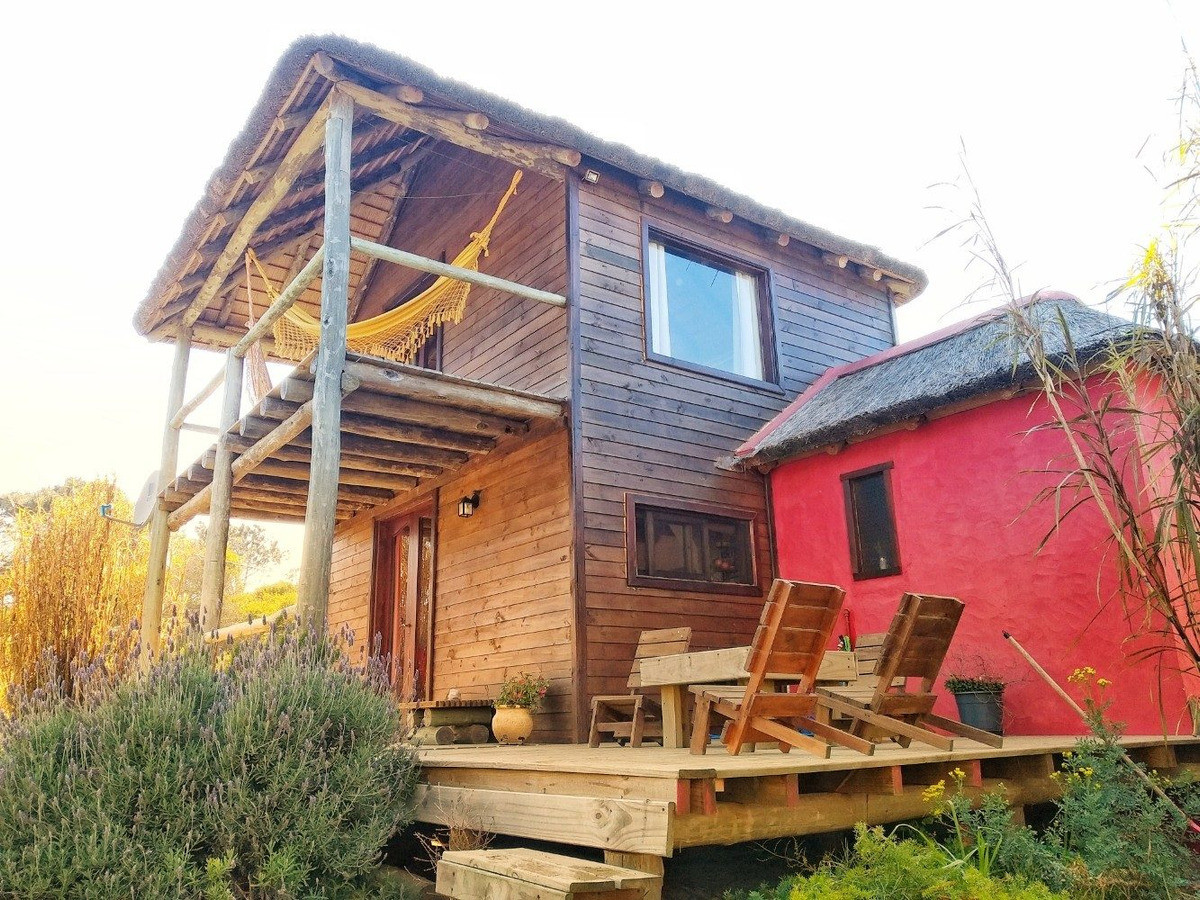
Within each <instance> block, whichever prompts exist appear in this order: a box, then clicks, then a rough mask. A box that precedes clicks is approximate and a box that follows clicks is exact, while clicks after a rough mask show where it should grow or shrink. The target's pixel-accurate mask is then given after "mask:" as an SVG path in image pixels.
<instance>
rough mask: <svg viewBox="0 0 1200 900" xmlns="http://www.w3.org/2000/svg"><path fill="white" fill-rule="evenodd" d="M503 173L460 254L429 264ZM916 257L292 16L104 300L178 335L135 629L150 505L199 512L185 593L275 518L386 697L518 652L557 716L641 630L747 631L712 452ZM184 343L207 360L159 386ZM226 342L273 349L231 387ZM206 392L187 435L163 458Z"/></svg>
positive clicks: (318, 614)
mask: <svg viewBox="0 0 1200 900" xmlns="http://www.w3.org/2000/svg"><path fill="white" fill-rule="evenodd" d="M746 152H752V151H746ZM518 171H520V172H521V173H522V177H521V179H520V182H519V184H518V185H517V187H516V192H515V194H514V195H513V196H511V198H510V199H509V200H508V201H507V204H506V205H504V206H503V209H501V210H500V212H499V216H498V218H497V220H496V222H495V225H494V229H493V230H492V231H491V233H490V241H489V243H488V247H487V254H486V255H480V256H479V257H478V271H475V269H474V268H472V266H470V265H458V264H456V260H460V255H461V253H462V252H463V250H464V248H467V247H469V246H470V245H471V242H472V235H473V234H475V233H478V232H480V230H481V229H482V228H484V227H485V226H486V225H487V223H488V222H489V220H490V218H491V217H492V216H493V214H494V213H495V212H496V211H497V209H498V205H499V204H500V203H501V200H502V198H503V197H504V196H505V194H506V191H507V190H508V189H509V188H510V186H511V185H512V183H513V178H514V175H515V174H516V172H518ZM248 250H249V251H253V257H248V256H247V251H248ZM255 261H257V262H258V264H260V265H261V269H260V268H257V267H256V265H255V264H254V263H255ZM460 261H461V260H460ZM446 278H449V279H450V281H451V282H452V283H453V284H455V285H459V286H461V285H462V284H468V285H469V286H470V292H469V295H468V296H467V298H466V301H465V307H464V308H463V309H462V311H461V320H460V321H457V322H456V321H453V320H451V321H446V322H443V323H441V324H437V323H436V322H435V321H433V320H431V319H428V318H426V319H422V318H421V317H417V318H416V319H415V320H414V322H415V323H416V324H414V325H413V327H414V328H416V329H417V330H418V331H419V332H421V333H422V337H423V338H424V334H423V331H422V329H424V330H425V331H428V332H429V334H428V336H427V339H423V340H421V342H420V344H419V347H417V348H416V350H415V352H413V353H411V354H409V355H408V356H407V357H402V358H387V356H386V354H384V355H381V354H380V353H375V352H370V348H369V346H368V344H363V343H361V342H360V343H356V341H358V338H354V337H353V335H354V334H355V333H357V332H366V331H371V330H372V327H373V326H371V325H369V324H366V325H364V323H372V322H377V321H379V317H380V316H381V315H386V314H388V313H390V312H393V313H394V312H395V311H397V310H399V311H401V312H399V313H397V315H399V316H400V317H401V319H403V317H404V315H406V313H405V310H407V309H409V308H410V306H412V305H413V304H417V303H418V302H424V301H425V299H426V298H427V296H428V295H429V292H430V291H431V290H434V289H435V288H438V289H439V290H440V289H441V288H444V287H446V284H447V283H446V282H445V281H444V279H446ZM439 279H443V280H440V281H439ZM439 285H440V286H441V287H438V286H439ZM924 286H925V277H924V275H923V273H922V272H921V271H920V270H918V269H916V268H915V267H913V266H911V265H908V264H905V263H903V262H900V261H898V260H895V259H892V258H890V257H888V256H885V255H884V254H882V253H880V252H879V251H878V250H875V249H874V248H871V247H867V246H864V245H861V244H858V243H855V242H853V241H850V240H846V239H844V238H840V237H838V236H836V235H833V234H830V233H829V232H827V231H824V230H822V229H820V228H818V227H815V226H813V225H809V224H806V223H804V222H801V221H798V220H796V219H793V218H790V217H787V216H785V215H783V214H781V213H780V212H778V211H776V210H774V209H772V208H770V207H768V206H764V205H760V204H759V203H756V202H754V201H752V200H749V199H747V198H745V197H742V196H739V195H737V194H734V193H732V192H730V191H728V190H726V189H725V188H722V187H720V186H719V185H717V184H714V183H713V182H711V181H708V180H706V179H704V178H701V177H698V176H695V175H692V174H689V173H686V172H682V171H680V170H678V169H676V168H674V167H672V166H669V165H666V164H664V163H661V162H658V161H656V160H653V159H649V158H647V157H644V156H641V155H639V154H637V153H635V152H633V151H632V150H630V149H628V148H626V147H624V146H619V145H615V144H611V143H607V142H605V141H602V140H600V139H598V138H595V137H593V136H591V135H589V134H586V133H584V132H582V131H580V130H578V129H576V128H574V127H573V126H571V125H569V124H567V123H565V122H563V121H560V120H557V119H552V118H548V117H544V116H541V115H537V114H535V113H532V112H529V111H528V110H525V109H523V108H521V107H518V106H516V105H514V104H512V103H509V102H507V101H505V100H502V99H500V98H498V97H495V96H493V95H490V94H487V93H484V92H482V91H479V90H476V89H474V88H470V87H466V86H464V85H461V84H458V83H456V82H453V81H449V80H446V79H443V78H441V77H438V76H436V75H434V74H433V73H432V72H429V71H428V70H426V69H424V68H422V67H420V66H417V65H415V64H413V63H412V62H410V61H408V60H406V59H403V58H401V57H398V56H394V55H392V54H389V53H386V52H383V51H381V50H378V49H376V48H374V47H370V46H366V45H362V44H358V43H354V42H351V41H348V40H345V39H342V38H334V37H325V38H308V39H304V40H302V41H300V42H298V43H297V44H295V45H294V46H292V47H291V48H290V49H289V50H288V51H287V52H286V53H285V55H284V56H283V57H282V59H281V60H280V61H279V63H278V64H277V66H276V68H275V70H274V72H273V73H272V75H271V76H270V79H269V81H268V83H267V86H266V89H265V91H264V93H263V95H262V97H261V99H260V100H259V102H258V104H257V106H256V107H255V108H254V110H253V112H252V114H251V116H250V119H249V121H248V123H247V125H246V127H245V129H244V130H243V132H242V133H241V134H240V135H239V136H238V137H237V138H236V139H235V141H234V142H233V144H232V145H231V147H230V149H229V151H228V154H227V156H226V158H225V160H224V162H223V163H222V164H221V165H220V167H219V168H218V169H217V171H216V173H215V174H214V175H213V177H212V180H211V182H210V184H209V187H208V190H207V191H206V194H205V196H204V197H203V198H202V200H201V201H200V203H199V204H198V205H197V207H196V209H195V210H194V212H193V213H192V214H191V216H190V217H189V219H188V220H187V223H186V225H185V226H184V229H183V232H182V234H181V235H180V237H179V239H178V241H177V243H176V245H175V247H174V249H173V250H172V251H171V253H170V255H169V257H168V258H167V260H166V262H165V263H164V265H163V267H162V270H161V272H160V273H159V276H158V277H157V279H156V280H155V282H154V284H153V285H152V287H151V289H150V290H149V292H148V294H147V297H146V299H145V300H144V301H143V302H142V304H141V306H140V307H139V309H138V312H137V316H136V319H135V324H136V327H137V329H138V331H139V332H140V333H142V334H144V335H146V336H147V337H149V338H150V339H151V340H156V341H168V342H174V343H175V345H176V348H177V352H176V354H175V368H174V372H173V375H172V378H171V379H170V384H169V388H168V393H169V397H168V413H167V423H168V424H167V428H166V429H165V432H164V441H163V453H162V466H161V475H160V481H159V486H160V489H161V490H160V494H159V504H158V508H157V509H156V511H155V514H154V518H153V520H152V525H151V527H152V535H153V540H154V547H155V550H154V560H153V562H152V567H151V572H150V577H149V579H148V585H147V591H146V610H145V621H146V624H147V629H148V632H150V633H153V632H154V630H155V626H156V624H157V622H158V621H159V616H160V607H161V597H162V590H161V580H162V571H163V563H164V560H165V555H166V538H167V536H168V534H169V532H170V530H171V529H174V528H178V527H180V526H182V525H183V524H185V523H186V522H187V521H188V520H190V519H191V518H192V517H193V516H195V515H200V514H208V515H210V516H211V521H212V526H211V527H210V529H209V546H208V548H207V553H206V562H205V581H204V584H205V586H204V590H203V597H202V601H203V607H204V611H205V615H206V621H209V622H212V621H215V618H213V616H214V615H215V614H216V613H218V612H219V609H220V604H221V602H222V598H221V596H220V594H221V585H222V583H223V566H224V549H225V542H226V535H227V529H228V521H229V519H230V517H239V518H248V519H264V520H284V521H296V522H300V521H303V522H304V523H305V538H304V556H303V561H302V566H301V585H300V599H299V605H300V609H301V611H302V613H303V614H304V615H305V616H306V617H307V618H309V619H310V620H311V621H314V622H321V621H324V620H325V619H326V618H327V620H328V627H329V628H331V629H338V628H340V627H341V626H349V627H350V628H352V629H353V630H354V632H355V633H356V635H357V638H358V641H357V647H358V648H359V649H358V651H357V652H363V650H365V648H367V647H369V646H371V645H372V643H373V640H372V638H373V637H374V638H375V640H377V641H378V643H379V644H380V646H381V648H382V650H384V651H386V652H390V653H391V654H392V656H393V660H394V665H395V678H396V684H397V690H398V691H399V692H400V693H401V694H402V695H403V696H404V697H407V698H417V699H420V698H441V697H444V696H445V695H446V693H447V691H449V690H450V689H453V688H457V689H459V690H460V691H461V692H462V694H463V696H464V697H468V698H469V697H485V696H492V695H494V692H495V690H496V689H497V688H498V686H499V684H500V682H501V681H502V680H503V678H504V677H505V676H506V675H507V674H511V673H515V672H519V671H538V672H541V673H543V674H545V675H546V676H548V677H549V678H550V679H551V682H552V688H551V692H550V698H549V707H548V711H547V714H545V715H542V716H539V717H538V725H539V731H538V732H537V734H536V735H535V737H536V738H537V739H540V740H544V741H549V740H557V741H572V740H579V739H580V738H581V737H582V735H583V733H584V731H585V729H586V725H587V720H588V717H587V707H588V697H589V696H590V695H594V694H599V693H612V692H614V691H616V692H620V691H623V690H624V689H625V682H626V678H627V676H628V674H629V669H630V664H631V660H632V657H633V651H634V647H635V644H636V642H637V638H638V634H639V632H640V631H641V630H643V629H651V628H666V627H673V626H676V625H682V624H686V625H689V626H691V628H692V632H693V646H694V647H695V648H697V649H704V648H716V647H726V646H731V645H734V644H738V643H746V642H747V641H748V639H749V637H750V634H751V631H752V629H753V627H754V624H755V623H756V622H757V619H758V615H759V612H760V610H761V607H762V603H763V594H764V590H765V588H766V586H767V585H768V584H769V583H770V580H771V578H772V577H773V575H774V573H775V571H776V568H777V567H776V563H775V560H774V559H773V556H772V535H771V518H770V516H769V514H768V513H769V497H768V493H767V489H766V482H765V479H764V478H763V476H762V475H761V474H760V473H758V472H755V471H742V472H734V471H727V470H724V469H721V468H718V467H717V465H716V463H717V461H718V460H720V459H722V458H724V457H727V456H729V455H730V454H731V453H732V452H733V451H734V450H735V449H736V448H738V447H739V446H740V445H741V444H742V443H743V442H744V441H746V440H747V439H748V438H749V437H750V436H751V435H752V434H754V432H755V431H756V430H757V429H758V428H759V427H760V426H761V425H762V424H763V423H764V422H765V421H767V420H769V419H770V418H772V417H773V416H775V415H776V414H777V413H779V412H780V411H781V410H782V409H784V407H785V406H786V405H787V404H788V402H789V400H790V398H792V397H794V396H796V395H797V394H799V393H801V392H802V391H803V390H804V389H805V388H807V387H808V386H809V385H810V384H812V383H813V382H814V381H815V380H816V379H817V378H818V376H820V375H821V374H822V373H823V372H824V371H825V370H826V369H828V368H829V367H831V366H835V365H838V364H843V363H848V362H851V361H854V360H857V359H859V358H862V357H864V356H867V355H869V354H872V353H875V352H877V351H880V350H883V349H885V348H888V347H891V346H892V345H893V344H894V343H895V328H894V320H893V310H894V308H895V306H897V305H898V304H900V303H903V302H905V301H907V300H908V299H910V298H911V297H913V296H914V295H915V294H917V293H919V292H920V291H921V290H922V289H923V288H924ZM277 297H278V299H276V298H277ZM251 304H253V309H252V308H251ZM413 308H416V307H415V306H414V307H413ZM294 311H299V312H300V313H304V314H305V315H306V317H307V320H308V321H309V322H310V323H311V322H317V323H319V324H318V325H317V326H315V327H316V332H315V333H314V334H313V335H311V338H312V340H311V346H308V347H307V349H305V348H304V347H301V350H304V352H303V353H298V352H297V349H296V347H294V346H287V345H288V343H289V342H288V341H285V340H284V339H283V338H282V337H280V334H281V332H280V331H279V326H280V324H281V323H285V322H287V321H289V320H290V318H293V317H294V316H295V315H296V313H295V312H294ZM435 318H436V317H435ZM356 325H361V326H363V327H360V328H356V327H355V326H356ZM425 326H428V327H427V328H426V327H425ZM435 326H436V327H435ZM348 333H349V334H350V335H351V339H350V340H349V344H348V339H347V335H348ZM364 340H365V339H364ZM364 346H367V347H368V349H367V350H364V349H362V348H363V347H364ZM356 347H357V349H356ZM192 348H206V349H213V350H220V351H223V352H225V353H226V355H227V362H226V365H225V367H224V369H223V370H222V372H221V373H220V374H219V375H218V376H217V377H216V378H214V379H212V381H210V382H209V383H208V384H207V385H205V386H204V388H203V389H202V390H201V391H199V393H194V394H193V396H192V397H190V398H189V397H187V396H185V394H186V390H185V379H186V372H187V365H188V358H189V354H190V351H191V349H192ZM255 348H258V349H259V350H261V352H262V353H263V354H265V357H266V358H267V359H273V360H278V361H288V362H290V363H292V364H293V365H295V366H296V367H295V369H294V370H293V371H292V373H291V374H290V375H289V376H288V377H287V378H286V379H285V380H283V381H282V382H281V383H279V384H276V385H273V386H270V387H269V390H267V387H268V386H265V385H259V386H258V387H259V390H260V392H264V393H262V395H261V396H258V395H252V398H251V400H249V401H246V402H243V393H244V392H243V387H244V385H248V384H249V383H250V382H251V381H254V380H256V379H255V378H254V377H252V376H254V374H255V372H257V371H258V370H259V369H258V367H257V364H256V362H255V360H254V356H255V353H256V352H258V351H257V350H256V349H255ZM218 391H219V392H221V395H222V396H223V398H224V399H223V402H222V415H221V421H220V423H218V426H217V434H216V435H215V436H214V444H213V446H212V447H211V448H210V449H209V450H208V452H206V453H205V454H203V455H202V456H201V458H199V459H197V460H179V459H178V438H179V432H180V430H181V429H183V428H187V427H192V426H191V424H190V423H189V422H188V421H187V419H188V416H189V415H190V414H191V413H192V412H193V411H194V410H195V408H196V407H197V406H198V404H199V402H200V401H201V400H203V398H204V397H207V396H209V395H211V394H213V393H214V392H218Z"/></svg>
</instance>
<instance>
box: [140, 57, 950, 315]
mask: <svg viewBox="0 0 1200 900" xmlns="http://www.w3.org/2000/svg"><path fill="white" fill-rule="evenodd" d="M319 52H323V53H326V54H328V55H329V56H331V57H333V58H334V59H336V60H338V61H340V62H341V63H344V64H345V65H347V66H349V67H350V68H352V69H354V70H356V71H358V72H360V73H362V74H363V75H364V76H365V77H366V78H367V79H368V80H374V81H375V82H376V83H378V84H380V85H411V86H414V87H417V88H420V89H421V90H423V91H424V92H425V93H426V94H427V95H429V96H431V97H434V98H437V100H438V101H439V102H444V103H446V104H447V105H453V106H457V107H461V108H463V109H467V110H474V111H478V112H482V113H484V114H485V115H487V116H488V117H489V118H490V119H492V120H493V121H494V122H496V123H498V124H500V125H501V127H503V128H505V129H506V130H508V131H511V132H513V133H515V134H519V135H522V136H527V137H528V138H529V139H532V140H538V141H543V142H546V143H550V144H555V145H560V146H564V147H567V148H570V149H573V150H577V151H579V152H580V153H582V154H583V157H584V160H583V164H582V165H583V167H586V166H587V165H588V164H589V162H597V163H601V164H606V165H609V166H612V167H615V168H616V169H619V170H623V171H624V172H627V173H629V174H630V175H632V176H634V177H636V178H641V179H650V180H654V181H660V182H662V184H663V185H664V186H665V187H666V188H667V189H668V190H673V191H677V192H679V193H680V194H683V195H685V196H687V197H690V198H692V199H694V200H697V201H700V202H702V203H705V204H711V205H713V206H717V207H720V208H722V209H727V210H729V211H731V212H732V213H733V214H734V215H735V216H738V217H741V218H742V219H745V220H747V221H749V222H752V223H755V224H757V225H760V226H762V227H764V228H767V229H771V230H774V231H778V232H780V233H783V234H787V235H790V236H791V237H792V238H794V239H796V240H798V241H802V242H804V243H807V244H810V245H812V246H815V247H817V248H820V249H821V250H824V251H827V252H830V253H833V254H837V255H845V256H848V257H849V258H850V259H852V260H853V261H855V262H858V263H861V264H863V265H866V266H871V267H874V268H878V269H881V270H884V271H885V272H887V273H889V274H890V275H892V276H894V277H896V278H898V279H899V280H901V281H905V282H908V283H910V284H912V285H913V291H912V294H913V295H914V296H915V294H917V293H919V292H920V291H921V290H923V289H924V288H925V286H926V283H927V279H926V276H925V273H924V272H923V271H921V269H919V268H917V267H916V266H913V265H910V264H908V263H905V262H902V261H900V260H898V259H894V258H892V257H890V256H888V255H886V254H884V253H882V252H881V251H879V250H877V249H876V248H874V247H870V246H867V245H865V244H860V243H858V242H856V241H851V240H848V239H846V238H843V237H839V236H838V235H835V234H832V233H831V232H829V231H826V230H825V229H823V228H819V227H817V226H815V225H810V224H809V223H807V222H802V221H800V220H799V219H795V218H792V217H791V216H788V215H785V214H784V213H782V212H780V211H779V210H777V209H773V208H771V207H769V206H765V205H763V204H760V203H758V202H756V201H754V200H751V199H749V198H748V197H745V196H742V195H741V194H737V193H734V192H733V191H730V190H729V189H727V188H725V187H722V186H721V185H719V184H717V183H716V182H713V181H710V180H709V179H707V178H704V177H701V176H699V175H693V174H691V173H688V172H684V171H682V170H680V169H678V168H676V167H675V166H672V165H668V164H667V163H663V162H660V161H658V160H656V159H652V158H650V157H648V156H643V155H641V154H639V153H636V152H635V151H633V150H631V149H629V148H628V147H626V146H624V145H621V144H614V143H611V142H609V141H605V140H601V139H600V138H597V137H594V136H593V135H591V134H588V133H587V132H585V131H582V130H581V129H579V128H577V127H575V126H574V125H571V124H570V123H568V122H565V121H563V120H562V119H558V118H554V117H550V116H544V115H541V114H539V113H536V112H533V111H531V110H528V109H525V108H524V107H522V106H518V105H517V104H515V103H511V102H509V101H508V100H505V99H503V98H501V97H497V96H495V95H493V94H490V93H487V92H485V91H481V90H479V89H477V88H474V87H470V86H468V85H465V84H462V83H460V82H457V81H452V80H450V79H447V78H443V77H441V76H439V75H437V74H435V73H434V72H432V71H430V70H429V69H427V68H425V67H423V66H421V65H418V64H417V63H414V62H412V61H411V60H408V59H406V58H404V57H402V56H397V55H396V54H393V53H389V52H387V51H385V50H381V49H379V48H378V47H375V46H372V45H370V44H364V43H359V42H357V41H352V40H349V39H347V38H344V37H339V36H332V35H328V36H321V37H305V38H301V39H300V40H298V41H296V42H295V43H294V44H292V46H291V47H289V48H288V50H287V51H286V52H285V53H284V54H283V56H282V57H281V58H280V60H279V62H278V63H276V65H275V68H274V70H273V71H272V73H271V75H270V77H269V78H268V80H267V84H266V87H265V88H264V90H263V93H262V96H261V97H260V98H259V101H258V103H257V104H256V105H255V107H254V110H253V111H252V112H251V114H250V118H249V120H248V121H247V123H246V126H245V128H244V129H243V130H242V132H241V134H239V135H238V136H237V137H236V138H235V139H234V140H233V143H232V144H230V146H229V150H228V151H227V152H226V155H225V159H224V161H223V162H222V163H221V164H220V166H218V167H217V169H216V171H215V172H214V173H213V175H212V177H211V178H210V179H209V183H208V186H207V189H206V192H205V195H204V197H202V198H201V200H200V202H199V203H198V204H197V205H196V207H195V209H194V210H193V211H192V213H191V214H190V215H189V216H188V219H187V221H186V222H185V224H184V227H183V230H182V232H181V234H180V236H179V238H178V240H177V241H176V243H175V246H174V247H173V249H172V250H171V252H170V254H169V255H168V256H167V259H166V261H165V262H164V263H163V265H162V268H161V269H160V271H159V273H158V275H157V277H156V278H155V279H154V282H153V284H152V285H151V286H150V289H149V291H148V292H147V295H146V298H145V299H144V300H143V301H142V303H141V304H140V306H139V308H138V311H137V315H136V317H135V320H134V323H135V326H136V327H137V329H138V331H139V332H141V333H143V334H144V333H146V332H148V331H149V330H150V329H152V328H153V327H154V326H155V325H156V324H158V323H159V322H160V321H161V319H162V310H163V308H164V306H165V305H166V303H167V302H168V301H169V300H170V299H171V297H170V296H169V295H171V296H174V295H172V294H171V292H172V287H173V285H175V284H176V283H177V282H178V281H179V280H180V279H181V278H182V277H183V276H184V275H185V274H187V272H188V268H189V266H190V265H192V263H193V261H194V259H195V254H196V252H197V248H198V247H199V246H200V245H201V242H202V241H203V240H204V238H205V235H206V234H207V233H208V231H209V229H210V226H211V223H212V221H213V219H214V217H215V216H216V215H217V214H218V213H220V212H221V211H222V209H224V208H225V206H226V203H227V198H226V195H227V193H228V191H229V189H230V186H231V185H233V184H234V183H235V182H236V179H237V178H238V176H239V175H240V174H241V173H242V172H243V170H245V169H246V168H247V165H248V163H250V162H251V161H252V160H253V159H254V154H255V152H256V148H258V147H259V146H260V145H261V144H262V142H263V140H264V137H265V136H267V134H268V132H269V130H270V129H271V128H272V125H273V124H274V123H276V119H277V117H278V116H280V115H281V113H282V112H283V111H284V110H286V109H288V108H289V104H291V103H292V102H293V101H294V100H295V98H296V97H297V96H300V95H302V94H305V92H306V91H308V92H309V93H308V94H307V95H306V96H313V95H312V94H311V90H312V88H310V87H307V86H306V85H305V84H304V83H303V82H304V79H305V78H311V70H310V69H309V62H310V60H311V59H312V58H313V56H314V54H317V53H319ZM202 270H203V267H202ZM193 274H194V272H193ZM176 293H177V292H176Z"/></svg>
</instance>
